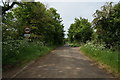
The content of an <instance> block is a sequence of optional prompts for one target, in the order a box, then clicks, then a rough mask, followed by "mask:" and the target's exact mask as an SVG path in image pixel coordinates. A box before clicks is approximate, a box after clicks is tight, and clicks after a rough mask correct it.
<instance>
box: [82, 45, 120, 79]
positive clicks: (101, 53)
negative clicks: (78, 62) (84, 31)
mask: <svg viewBox="0 0 120 80" xmlns="http://www.w3.org/2000/svg"><path fill="white" fill-rule="evenodd" d="M80 50H81V51H82V52H83V53H84V54H85V55H87V56H89V57H90V58H92V59H93V60H95V61H96V62H97V63H99V64H102V65H103V66H104V68H106V70H108V71H110V72H112V73H113V74H114V75H115V76H117V77H120V73H119V72H118V68H119V67H118V66H120V64H118V51H112V50H110V49H106V48H102V47H101V46H98V45H97V46H96V45H93V44H86V45H83V46H81V48H80Z"/></svg>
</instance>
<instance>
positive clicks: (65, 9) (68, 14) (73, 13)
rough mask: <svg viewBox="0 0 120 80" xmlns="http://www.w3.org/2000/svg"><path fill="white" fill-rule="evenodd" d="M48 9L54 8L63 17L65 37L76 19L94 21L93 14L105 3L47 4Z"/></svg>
mask: <svg viewBox="0 0 120 80" xmlns="http://www.w3.org/2000/svg"><path fill="white" fill-rule="evenodd" d="M44 4H45V5H47V7H48V8H50V7H53V8H55V9H57V12H58V13H59V14H60V15H61V17H62V19H63V24H64V30H65V31H66V32H65V37H67V31H68V29H69V27H70V24H72V23H73V22H74V19H75V18H79V17H83V18H86V19H88V20H89V21H90V22H91V21H92V20H93V16H92V15H93V14H94V13H95V11H96V10H97V9H100V7H101V6H103V5H104V4H105V2H45V3H44Z"/></svg>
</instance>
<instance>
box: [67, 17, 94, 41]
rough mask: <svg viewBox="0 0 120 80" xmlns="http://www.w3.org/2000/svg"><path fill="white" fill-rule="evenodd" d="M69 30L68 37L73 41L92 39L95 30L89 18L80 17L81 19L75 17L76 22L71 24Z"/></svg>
mask: <svg viewBox="0 0 120 80" xmlns="http://www.w3.org/2000/svg"><path fill="white" fill-rule="evenodd" d="M68 32H69V34H68V37H69V40H70V41H71V42H79V43H82V42H84V43H85V42H86V41H88V40H91V36H92V32H93V30H92V28H91V23H90V22H88V20H87V19H84V18H82V17H80V18H79V19H78V18H75V22H74V24H71V26H70V28H69V31H68Z"/></svg>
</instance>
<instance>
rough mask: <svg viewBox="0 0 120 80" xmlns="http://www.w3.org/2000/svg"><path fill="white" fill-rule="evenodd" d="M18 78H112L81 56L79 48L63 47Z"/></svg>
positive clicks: (26, 69)
mask: <svg viewBox="0 0 120 80" xmlns="http://www.w3.org/2000/svg"><path fill="white" fill-rule="evenodd" d="M14 77H16V78H112V75H111V74H109V73H107V72H106V71H105V70H103V69H100V68H98V66H97V65H95V63H94V62H93V61H90V60H89V59H88V58H87V57H86V56H85V55H83V54H81V53H80V51H79V47H68V46H63V47H59V48H57V49H55V50H53V51H52V52H51V53H49V54H48V55H46V56H43V57H41V58H40V59H38V60H36V61H35V62H33V63H32V64H30V65H29V66H27V67H25V68H24V69H23V70H22V71H20V72H19V73H17V74H16V75H15V76H14Z"/></svg>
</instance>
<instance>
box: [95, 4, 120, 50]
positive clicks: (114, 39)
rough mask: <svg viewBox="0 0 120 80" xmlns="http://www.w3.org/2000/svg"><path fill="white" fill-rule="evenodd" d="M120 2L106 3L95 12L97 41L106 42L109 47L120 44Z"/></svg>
mask: <svg viewBox="0 0 120 80" xmlns="http://www.w3.org/2000/svg"><path fill="white" fill-rule="evenodd" d="M119 13H120V3H118V4H116V5H114V6H113V5H112V3H111V2H110V3H106V4H105V5H104V6H102V7H101V10H96V12H95V13H94V17H95V18H94V20H93V28H94V29H95V30H96V32H95V35H94V36H96V37H95V39H96V40H97V42H100V43H101V42H103V43H105V45H106V47H107V48H110V47H115V46H116V47H118V46H119V45H120V41H119V40H120V27H119V25H120V14H119Z"/></svg>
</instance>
